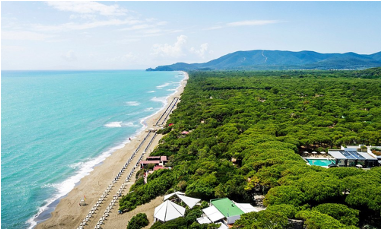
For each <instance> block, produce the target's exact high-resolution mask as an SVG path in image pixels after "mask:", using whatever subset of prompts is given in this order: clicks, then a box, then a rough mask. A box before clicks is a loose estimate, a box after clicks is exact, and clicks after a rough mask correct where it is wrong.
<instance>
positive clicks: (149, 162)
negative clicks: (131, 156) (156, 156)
mask: <svg viewBox="0 0 382 230" xmlns="http://www.w3.org/2000/svg"><path fill="white" fill-rule="evenodd" d="M159 163H160V161H141V162H140V164H144V165H148V164H159Z"/></svg>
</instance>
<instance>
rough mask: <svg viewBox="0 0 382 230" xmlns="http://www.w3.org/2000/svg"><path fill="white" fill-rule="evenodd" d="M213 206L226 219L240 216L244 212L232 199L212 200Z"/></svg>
mask: <svg viewBox="0 0 382 230" xmlns="http://www.w3.org/2000/svg"><path fill="white" fill-rule="evenodd" d="M211 203H212V205H213V206H215V207H216V208H217V209H218V210H219V211H220V212H221V213H222V214H223V215H224V216H225V217H229V216H238V215H241V214H243V213H244V212H243V211H242V210H241V209H240V208H238V207H237V206H236V205H235V204H234V203H233V202H232V201H231V200H230V199H228V198H222V199H216V200H211Z"/></svg>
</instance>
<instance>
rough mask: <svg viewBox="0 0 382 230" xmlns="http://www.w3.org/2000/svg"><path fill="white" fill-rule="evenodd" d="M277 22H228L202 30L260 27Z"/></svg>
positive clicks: (277, 21)
mask: <svg viewBox="0 0 382 230" xmlns="http://www.w3.org/2000/svg"><path fill="white" fill-rule="evenodd" d="M279 22H280V21H279V20H246V21H238V22H229V23H226V24H224V25H217V26H212V27H209V28H206V29H204V30H217V29H222V28H227V27H236V26H262V25H267V24H274V23H279Z"/></svg>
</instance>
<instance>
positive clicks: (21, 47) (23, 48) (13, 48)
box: [1, 46, 26, 52]
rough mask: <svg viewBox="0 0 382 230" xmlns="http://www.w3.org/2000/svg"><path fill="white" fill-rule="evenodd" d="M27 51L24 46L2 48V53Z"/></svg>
mask: <svg viewBox="0 0 382 230" xmlns="http://www.w3.org/2000/svg"><path fill="white" fill-rule="evenodd" d="M25 50H26V49H25V47H23V46H1V51H6V52H21V51H25Z"/></svg>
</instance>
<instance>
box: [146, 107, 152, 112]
mask: <svg viewBox="0 0 382 230" xmlns="http://www.w3.org/2000/svg"><path fill="white" fill-rule="evenodd" d="M153 109H154V108H153V107H149V108H146V109H145V111H146V112H147V111H151V110H153Z"/></svg>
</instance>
